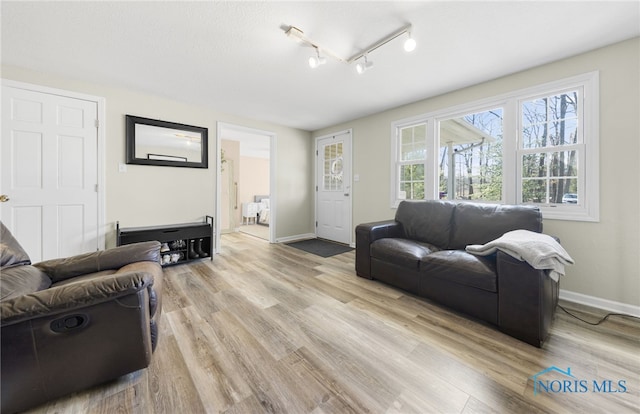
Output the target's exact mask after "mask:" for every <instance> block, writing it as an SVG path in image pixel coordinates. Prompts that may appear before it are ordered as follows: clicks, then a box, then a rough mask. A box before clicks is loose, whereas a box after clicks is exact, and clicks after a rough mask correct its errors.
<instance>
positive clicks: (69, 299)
mask: <svg viewBox="0 0 640 414" xmlns="http://www.w3.org/2000/svg"><path fill="white" fill-rule="evenodd" d="M153 282H154V279H153V275H152V274H150V273H148V272H127V273H119V274H113V275H109V276H105V277H102V278H99V279H92V280H86V281H82V280H81V281H78V282H76V283H68V284H65V285H62V286H56V287H52V288H49V289H46V290H41V291H38V292H34V293H31V294H28V295H23V296H18V297H15V298H11V299H8V300H5V301H2V302H0V315H1V317H2V319H1V323H0V325H1V326H3V327H4V326H8V325H12V324H15V323H18V322H22V321H25V320H28V319H32V318H37V317H39V316H45V315H46V316H51V315H55V314H58V313H62V312H69V311H71V310H73V309H80V308H84V307H87V306H91V305H95V304H99V303H102V302H106V301H109V300H114V299H118V298H121V297H124V296H127V295H131V294H134V293H136V292H138V291H140V290H142V289H147V288H149V287H150V286H152V285H153Z"/></svg>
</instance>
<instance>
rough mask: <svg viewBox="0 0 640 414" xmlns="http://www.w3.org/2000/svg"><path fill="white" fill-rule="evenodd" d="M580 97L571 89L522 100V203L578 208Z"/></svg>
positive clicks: (580, 137)
mask: <svg viewBox="0 0 640 414" xmlns="http://www.w3.org/2000/svg"><path fill="white" fill-rule="evenodd" d="M580 95H581V90H571V91H566V92H563V93H559V94H554V95H550V96H542V97H539V98H536V99H531V100H523V101H521V103H520V111H521V125H522V127H521V128H520V130H519V133H520V141H519V142H520V149H519V154H520V156H519V159H520V162H521V169H520V171H521V174H520V178H521V197H520V201H521V202H524V203H536V204H544V205H553V204H561V203H563V202H564V203H571V204H576V205H580V199H581V197H580V193H581V192H582V191H580V190H579V189H578V182H579V181H581V180H580V179H579V177H580V175H581V174H580V172H579V171H578V166H579V165H581V164H582V162H578V160H579V158H580V156H581V155H582V153H583V152H584V145H583V144H582V141H583V140H582V128H579V127H578V125H579V124H580V123H581V122H582V117H581V116H580V115H579V114H580V113H581V111H580V107H579V102H581V101H582V99H580ZM565 195H566V196H565ZM574 196H575V197H574Z"/></svg>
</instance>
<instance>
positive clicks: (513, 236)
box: [466, 230, 574, 282]
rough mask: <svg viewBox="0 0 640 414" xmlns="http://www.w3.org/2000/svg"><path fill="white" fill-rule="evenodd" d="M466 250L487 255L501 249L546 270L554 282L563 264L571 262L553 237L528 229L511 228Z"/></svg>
mask: <svg viewBox="0 0 640 414" xmlns="http://www.w3.org/2000/svg"><path fill="white" fill-rule="evenodd" d="M466 250H467V252H469V253H471V254H475V255H478V256H488V255H490V254H492V253H495V252H496V250H501V251H503V252H505V253H507V254H508V255H509V256H512V257H514V258H516V259H518V260H521V261H526V262H527V263H529V264H530V265H531V267H533V268H534V269H543V270H548V271H549V272H548V273H549V277H551V278H552V279H553V280H555V281H556V282H557V281H558V279H559V277H560V275H564V266H565V265H567V264H573V263H574V262H573V259H572V258H571V256H569V253H567V251H566V250H565V249H564V248H563V247H562V246H561V245H560V243H558V242H557V241H556V240H555V239H554V238H553V237H551V236H548V235H546V234H541V233H536V232H533V231H529V230H513V231H510V232H507V233H505V234H503V235H502V236H501V237H498V238H497V239H495V240H493V241H490V242H489V243H487V244H472V245H469V246H467V248H466Z"/></svg>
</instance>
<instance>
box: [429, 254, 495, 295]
mask: <svg viewBox="0 0 640 414" xmlns="http://www.w3.org/2000/svg"><path fill="white" fill-rule="evenodd" d="M420 272H421V273H422V274H424V275H425V276H426V277H438V278H441V279H446V280H448V281H450V282H453V283H457V284H460V285H466V286H471V287H474V288H478V289H482V290H487V291H489V292H497V291H498V287H497V277H496V264H495V256H474V255H472V254H469V253H467V252H465V251H462V250H442V251H438V252H433V253H431V254H429V255H427V256H426V257H425V258H424V259H423V260H422V262H421V263H420Z"/></svg>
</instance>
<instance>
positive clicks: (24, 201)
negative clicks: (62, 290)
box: [0, 84, 99, 262]
mask: <svg viewBox="0 0 640 414" xmlns="http://www.w3.org/2000/svg"><path fill="white" fill-rule="evenodd" d="M97 119H98V108H97V103H96V102H92V101H88V100H83V99H76V98H70V97H66V96H61V95H58V94H52V93H51V94H50V93H43V92H38V91H33V90H27V89H23V88H20V87H14V86H8V85H5V84H3V85H2V137H1V143H0V159H1V161H2V167H1V173H2V178H1V179H0V194H2V195H3V196H4V197H3V200H5V201H4V202H2V203H0V219H1V220H2V222H3V223H4V224H5V225H6V226H7V227H8V228H9V229H10V230H11V232H12V233H13V235H14V236H15V237H16V239H17V240H18V241H19V242H20V244H21V245H22V246H23V247H24V249H25V250H26V251H27V253H28V254H29V256H30V258H31V261H32V262H38V261H41V260H47V259H51V258H56V257H66V256H71V255H74V254H78V253H84V252H88V251H94V250H96V249H97V248H98V247H99V235H98V231H99V229H98V192H97V190H98V189H97V184H98V167H97V163H98V129H97Z"/></svg>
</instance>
